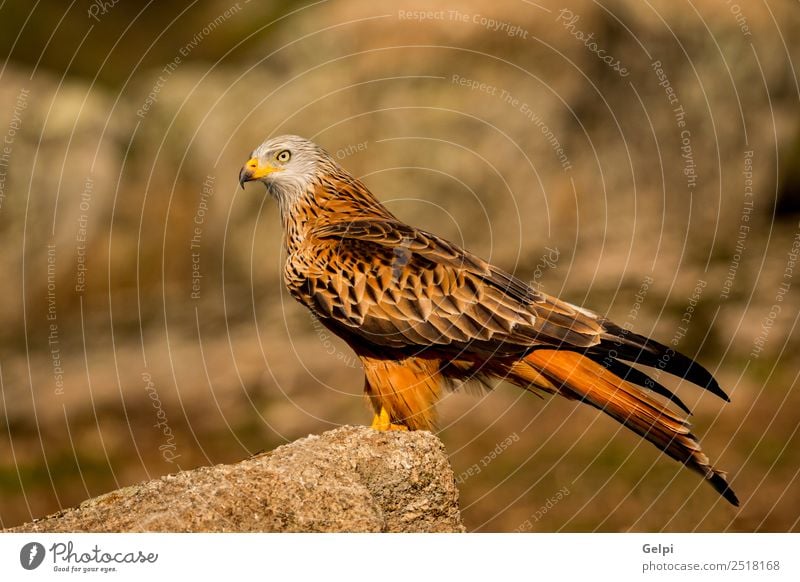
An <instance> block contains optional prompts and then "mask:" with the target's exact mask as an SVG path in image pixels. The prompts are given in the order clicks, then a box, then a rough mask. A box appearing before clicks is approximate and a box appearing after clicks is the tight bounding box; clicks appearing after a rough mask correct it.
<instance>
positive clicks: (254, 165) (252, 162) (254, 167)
mask: <svg viewBox="0 0 800 582" xmlns="http://www.w3.org/2000/svg"><path fill="white" fill-rule="evenodd" d="M277 171H278V168H273V167H272V166H270V165H266V166H262V165H261V163H260V162H259V161H258V158H250V159H249V160H247V163H246V164H245V165H244V166H242V169H241V170H240V171H239V185H240V186H241V187H242V188H244V183H245V182H250V181H251V180H258V179H260V178H263V177H264V176H268V175H269V174H271V173H272V172H277Z"/></svg>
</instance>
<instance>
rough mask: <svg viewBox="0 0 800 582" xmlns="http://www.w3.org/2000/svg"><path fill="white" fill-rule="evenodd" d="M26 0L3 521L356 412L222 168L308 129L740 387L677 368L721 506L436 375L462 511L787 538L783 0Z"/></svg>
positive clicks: (792, 151) (791, 480)
mask: <svg viewBox="0 0 800 582" xmlns="http://www.w3.org/2000/svg"><path fill="white" fill-rule="evenodd" d="M31 6H32V4H31V3H29V2H24V1H22V0H11V1H7V2H4V3H3V4H2V7H0V55H2V56H3V59H4V61H3V63H2V69H0V140H3V141H2V143H0V245H2V246H0V249H2V250H1V251H0V264H1V265H2V275H3V276H2V277H0V296H2V297H3V303H4V306H3V309H2V310H0V382H1V386H2V399H0V410H1V411H2V413H1V414H0V526H2V527H8V526H12V525H15V524H19V523H21V522H23V521H26V520H30V519H31V518H34V517H38V516H42V515H44V514H47V513H50V512H53V511H56V510H57V509H59V508H60V507H64V506H69V505H73V504H76V503H78V502H80V501H81V500H83V499H85V498H87V497H90V496H94V495H97V494H100V493H102V492H105V491H108V490H110V489H113V488H116V487H118V486H121V485H125V484H130V483H134V482H137V481H140V480H143V479H147V478H152V477H155V476H159V475H163V474H166V473H169V472H174V471H176V470H178V469H179V468H181V469H186V468H191V467H196V466H199V465H206V464H211V463H224V462H234V461H237V460H239V459H242V458H244V457H246V456H248V455H249V454H251V453H253V452H256V451H258V450H262V449H268V448H272V447H275V446H277V445H280V444H281V443H284V442H286V441H289V440H293V439H296V438H298V437H301V436H304V435H306V434H308V433H311V432H321V431H324V430H326V429H329V428H332V427H335V426H338V425H339V424H354V423H364V422H366V421H367V420H368V418H369V416H368V413H367V411H366V409H365V407H364V405H363V402H362V399H361V396H360V392H361V388H362V375H361V371H360V369H359V367H358V365H357V363H356V362H355V361H354V359H353V356H352V354H351V352H350V351H349V350H348V349H347V348H346V346H344V345H343V344H342V343H341V342H339V341H338V340H335V339H333V338H329V337H328V336H327V334H326V333H324V332H322V331H321V330H320V329H319V327H318V325H317V324H315V322H314V321H313V320H312V319H311V318H310V317H309V315H308V313H307V312H306V311H305V310H304V309H303V308H301V307H300V306H299V305H296V304H295V303H294V302H293V301H292V300H291V299H290V298H289V297H288V296H287V294H286V293H285V291H283V289H282V284H281V263H282V255H281V251H280V238H281V233H280V227H279V223H278V221H277V219H276V214H277V213H276V208H275V205H274V204H272V203H271V202H270V201H269V200H266V199H265V196H264V194H263V192H262V190H261V188H260V187H257V186H248V188H247V190H246V191H244V192H243V191H241V190H238V189H237V181H236V177H237V173H238V171H239V168H240V166H241V164H242V163H243V162H244V161H245V160H246V159H247V157H248V153H249V152H250V150H251V149H252V148H254V147H255V146H256V145H257V144H259V143H260V142H261V141H262V140H263V139H264V138H266V137H268V136H273V135H278V134H281V133H298V134H301V135H304V136H307V137H310V138H312V139H314V140H315V141H317V142H319V143H320V144H321V145H323V146H324V147H326V148H327V149H329V150H330V151H331V152H333V153H334V154H335V155H336V156H337V157H338V158H339V159H340V161H341V163H342V164H343V165H345V166H346V167H347V168H348V169H349V170H351V171H352V172H353V173H354V174H356V175H357V176H360V177H362V178H363V179H364V181H365V182H366V183H367V184H368V185H369V186H370V188H371V189H372V190H373V191H374V192H375V193H376V194H377V195H378V197H379V198H380V199H381V200H383V201H385V202H386V203H387V204H388V205H389V206H390V207H391V209H392V210H393V211H394V212H395V213H396V214H398V215H399V216H400V217H402V218H403V219H406V220H407V221H409V222H411V223H414V224H416V225H419V226H422V227H425V228H427V229H429V230H433V231H435V232H436V233H438V234H441V235H444V236H445V237H447V238H450V239H452V240H455V241H457V242H460V243H462V244H464V245H465V246H466V247H467V248H469V249H470V250H472V251H474V252H476V253H478V254H480V255H482V256H484V257H487V258H489V259H491V260H492V261H494V262H496V263H497V264H499V265H501V266H503V267H505V268H506V269H509V270H512V271H513V272H515V273H516V274H517V275H518V276H520V277H521V278H523V279H525V280H530V281H533V282H534V283H535V284H537V285H542V286H543V288H544V289H546V290H547V291H549V292H551V293H554V294H558V295H560V296H561V297H563V298H565V299H567V300H569V301H572V302H575V303H578V304H585V305H586V306H587V307H590V308H592V309H594V310H596V311H598V312H600V313H604V314H608V316H610V317H612V318H614V319H616V320H618V321H619V322H620V323H625V322H630V323H631V324H632V325H633V326H634V329H635V330H636V331H638V332H641V333H645V334H653V335H654V336H655V337H657V338H659V339H661V340H662V341H664V342H669V341H671V340H672V339H675V341H676V342H677V343H678V346H679V348H680V349H681V350H682V351H684V352H685V353H688V354H690V355H693V356H697V357H698V358H699V360H700V361H701V362H702V363H704V364H705V365H706V366H707V367H709V369H711V370H712V371H714V372H715V373H716V374H717V375H718V377H719V379H720V381H721V383H722V384H723V385H724V386H725V388H726V389H727V390H728V392H729V393H730V394H731V397H732V403H730V404H723V403H722V402H721V401H720V400H718V399H716V398H714V397H713V396H711V395H709V394H701V393H700V392H699V391H698V390H696V389H695V388H694V387H692V386H689V385H680V383H679V382H678V381H677V380H675V381H670V385H671V386H674V387H676V388H677V389H678V391H679V393H680V395H681V397H682V398H683V399H684V400H685V401H686V402H687V403H689V404H690V405H692V406H693V408H694V410H695V415H694V424H695V430H696V433H697V434H698V435H699V436H700V437H701V438H702V442H703V444H704V447H705V449H706V451H707V452H708V454H709V455H710V456H711V457H712V458H713V459H715V461H716V463H717V465H718V466H721V467H724V468H726V469H728V470H729V472H730V476H731V479H732V483H733V486H734V488H735V490H736V491H737V493H738V494H739V496H740V498H741V499H742V506H741V508H739V509H738V510H737V509H734V508H732V507H730V506H728V505H727V504H726V503H725V502H724V501H723V500H721V499H719V498H718V497H717V496H716V494H715V493H714V492H713V491H712V489H711V488H710V487H707V486H705V485H704V484H703V483H702V482H701V480H700V479H699V478H698V477H697V476H696V475H694V474H693V473H690V472H689V471H687V470H685V469H683V468H682V467H680V466H678V465H677V464H676V463H674V462H672V461H671V460H670V459H668V458H666V457H664V456H662V455H660V454H658V453H657V451H656V450H655V449H654V448H653V447H652V446H650V445H648V444H647V443H643V442H641V441H640V440H639V439H637V438H635V437H634V436H633V435H631V434H629V433H628V432H627V431H626V430H624V429H621V428H620V427H619V426H618V425H617V424H615V423H614V422H613V421H611V420H610V419H608V418H607V417H605V416H603V415H602V414H600V413H598V412H596V411H594V410H593V409H590V408H588V407H585V406H579V405H576V404H574V403H571V402H567V401H562V400H539V399H537V398H535V397H532V396H530V395H527V394H521V393H520V392H519V391H517V390H515V389H513V388H511V387H509V386H505V385H501V386H499V387H498V388H497V389H496V390H495V391H493V392H492V393H491V394H489V395H476V394H453V395H450V396H448V397H447V398H446V399H445V401H444V402H443V403H442V404H441V406H440V410H441V433H440V435H441V437H442V439H443V440H444V442H445V444H446V446H447V448H448V451H449V452H450V455H451V459H452V464H453V467H454V470H455V472H456V474H457V475H461V478H459V481H460V489H461V492H462V496H461V503H462V507H463V512H464V519H465V522H466V524H467V527H468V528H469V529H471V530H484V531H515V530H520V529H523V530H534V531H556V530H558V531H595V530H602V531H620V530H622V531H627V530H653V531H662V530H669V531H695V530H699V531H787V530H798V529H800V525H799V524H798V519H800V484H798V471H800V435H798V425H799V424H800V412H799V411H800V390H799V388H800V385H798V371H799V370H800V365H799V364H798V357H797V353H798V350H800V334H798V333H797V322H798V306H800V301H798V299H800V263H798V264H797V265H793V264H792V263H791V259H792V258H793V256H794V255H793V254H792V251H793V242H794V241H799V242H798V243H797V244H800V239H798V238H797V237H798V236H800V224H798V222H799V221H800V170H798V168H800V106H799V105H800V103H799V101H800V87H799V85H798V78H797V71H798V70H800V69H798V67H800V62H798V57H800V11H798V9H797V5H796V3H791V2H778V1H774V2H765V3H758V4H757V5H752V4H751V3H745V2H741V1H739V2H738V3H736V2H720V1H718V0H703V1H698V2H692V3H688V2H673V1H671V0H659V1H655V2H650V3H641V4H640V3H632V2H617V1H608V2H602V3H595V2H588V1H587V2H571V1H567V2H564V3H554V2H549V1H544V0H543V1H542V2H527V1H522V0H502V1H498V0H492V1H482V2H469V3H446V2H439V1H437V2H427V1H425V2H423V1H422V0H418V1H409V2H380V3H379V2H374V1H348V2H319V3H316V4H309V5H306V6H300V5H297V4H295V3H291V2H286V1H284V2H270V3H266V2H249V1H247V0H240V1H239V2H235V3H232V2H231V1H230V0H213V1H200V2H191V3H186V4H184V5H180V4H179V3H171V2H161V3H155V2H153V3H149V4H148V5H147V6H146V7H144V8H143V7H142V6H143V5H142V4H141V3H132V2H124V1H121V2H118V3H116V4H113V3H112V2H106V3H105V4H103V3H101V2H92V3H89V2H85V1H84V2H77V3H73V4H71V5H70V7H69V9H66V8H65V4H64V3H60V2H56V1H55V0H42V1H41V2H38V3H36V4H35V8H31ZM453 6H459V8H458V10H459V13H458V14H455V13H454V12H450V11H451V10H454V8H453ZM565 6H566V9H565V11H562V8H564V7H565ZM65 10H66V11H65ZM416 10H428V11H431V10H434V11H441V12H436V13H434V14H431V15H429V18H427V19H425V20H421V19H420V18H418V17H417V16H416V15H415V14H414V13H413V11H416ZM576 17H577V18H576ZM590 34H591V35H593V36H592V38H591V39H587V37H588V35H590ZM593 43H594V44H593ZM597 51H605V52H603V53H599V55H600V56H606V57H607V60H609V61H612V62H611V63H610V64H607V63H606V62H603V61H602V60H600V58H599V56H598V53H597ZM659 61H660V67H659V66H658V64H657V62H659ZM462 79H464V80H465V81H463V83H465V84H462V83H461V82H460V80H462ZM472 81H475V82H476V83H475V87H474V88H471V84H472ZM481 84H484V85H481ZM670 99H672V101H673V102H672V103H670ZM677 108H682V113H681V110H680V109H678V113H676V109H677ZM679 123H683V124H685V125H683V126H681V127H679ZM682 132H683V133H682ZM687 174H688V175H687ZM195 229H197V230H195ZM193 243H194V247H193ZM797 248H798V247H797V246H795V247H794V249H795V250H797ZM193 272H194V274H195V275H196V274H197V273H199V274H200V275H202V277H200V278H199V282H197V281H195V283H196V284H197V288H196V289H195V290H194V291H193V288H192V285H193ZM195 279H197V277H195ZM651 279H652V282H651V283H649V284H648V285H647V288H646V289H644V288H643V284H645V283H646V282H648V281H650V280H651ZM695 289H697V292H695ZM642 291H644V292H642ZM193 293H194V295H193ZM637 295H638V297H637ZM693 295H697V297H695V298H694V299H693ZM775 305H777V308H775V307H773V306H775ZM690 308H693V311H692V312H691V313H690V317H689V318H686V317H685V316H684V314H685V313H686V312H687V311H688V310H690ZM682 319H687V321H688V325H687V324H686V323H685V322H684V323H682V322H681V320H682ZM682 328H685V329H682ZM662 379H664V380H665V381H666V378H662ZM493 451H497V452H494V453H493ZM487 456H488V458H490V459H491V461H490V462H487V461H482V459H484V458H486V457H487ZM474 464H477V468H478V469H479V471H478V470H476V469H475V468H473V469H472V470H470V467H473V465H474ZM470 473H471V474H470ZM548 500H549V501H548Z"/></svg>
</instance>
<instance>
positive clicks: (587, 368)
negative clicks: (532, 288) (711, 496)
mask: <svg viewBox="0 0 800 582" xmlns="http://www.w3.org/2000/svg"><path fill="white" fill-rule="evenodd" d="M508 379H509V380H511V381H512V382H514V383H515V384H517V385H520V386H522V387H526V388H527V387H531V385H533V386H536V387H538V388H542V389H544V390H546V391H548V392H553V393H558V394H560V395H562V396H565V397H567V398H571V399H575V400H580V401H581V402H586V403H587V404H591V405H592V406H594V407H595V408H598V409H600V410H602V411H603V412H605V413H606V414H608V415H609V416H611V417H613V418H614V419H616V420H617V421H618V422H620V423H622V424H624V425H625V426H626V427H628V428H629V429H631V430H632V431H633V432H635V433H636V434H638V435H640V436H642V437H644V438H645V439H647V440H648V441H650V442H651V443H653V444H654V445H655V446H657V447H658V448H659V449H661V450H662V451H664V452H665V453H667V454H668V455H669V456H670V457H672V458H673V459H675V460H677V461H680V462H681V463H683V464H685V465H686V466H688V467H690V468H691V469H693V470H695V471H697V472H698V473H700V474H701V475H702V476H703V477H704V478H705V479H706V480H707V481H708V482H709V483H711V485H712V486H713V487H714V489H716V490H717V491H718V492H719V493H720V495H722V496H723V497H724V498H725V499H727V500H728V501H729V502H730V503H732V504H733V505H737V506H738V505H739V500H738V499H737V497H736V494H735V493H734V492H733V490H732V489H731V488H730V486H729V485H728V482H727V480H726V479H725V473H724V472H723V471H719V470H717V469H715V468H714V467H712V466H711V465H710V464H709V460H708V457H707V456H706V455H705V454H704V453H703V452H702V451H701V450H700V443H698V442H697V438H696V437H695V436H694V435H693V434H692V433H691V431H690V430H689V424H688V423H687V422H686V420H685V419H684V418H682V417H681V416H678V415H677V414H676V413H675V412H673V411H672V410H670V409H668V408H667V407H666V406H664V405H663V404H661V403H660V402H658V401H656V400H655V399H653V398H651V397H650V396H648V395H647V394H646V393H645V392H644V391H643V390H642V389H641V388H639V387H638V386H635V385H634V384H631V383H630V382H627V381H625V380H623V379H621V378H620V377H619V376H617V375H615V374H614V373H612V372H611V371H609V370H608V369H607V368H606V367H604V366H603V365H601V364H599V363H597V362H595V361H593V360H592V359H590V358H588V357H586V356H584V355H583V354H581V353H578V352H574V351H568V350H549V349H541V350H535V351H533V352H531V353H529V354H528V355H527V356H525V357H524V358H523V359H522V360H519V361H518V362H516V363H515V364H514V365H513V366H512V367H511V369H510V370H509V371H508Z"/></svg>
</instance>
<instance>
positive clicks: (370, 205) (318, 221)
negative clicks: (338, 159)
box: [280, 176, 394, 252]
mask: <svg viewBox="0 0 800 582" xmlns="http://www.w3.org/2000/svg"><path fill="white" fill-rule="evenodd" d="M326 178H327V177H326ZM330 178H331V179H323V180H321V181H320V182H317V183H314V184H312V185H311V186H309V188H307V189H306V190H305V191H304V192H303V193H302V194H301V195H300V198H299V199H298V200H295V201H293V202H292V203H291V204H281V205H280V209H281V219H282V221H283V227H284V233H285V235H286V239H285V243H286V248H287V250H288V251H289V252H291V251H293V250H294V249H295V248H297V247H299V246H300V245H301V244H302V243H303V242H304V241H305V239H306V238H307V236H308V235H309V233H310V232H311V231H312V230H314V229H316V228H320V227H323V226H327V225H329V224H336V223H341V222H353V221H356V220H369V219H393V218H394V215H393V214H392V213H391V212H389V210H388V209H387V208H386V207H385V206H384V205H383V204H381V203H380V202H379V201H378V200H377V199H376V198H375V197H374V196H373V195H372V193H371V192H370V191H369V190H368V189H367V187H366V186H364V185H363V184H362V183H361V182H359V181H358V180H356V179H355V178H352V177H349V176H348V177H347V179H342V177H340V176H335V177H330Z"/></svg>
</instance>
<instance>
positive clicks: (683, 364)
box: [594, 320, 731, 402]
mask: <svg viewBox="0 0 800 582" xmlns="http://www.w3.org/2000/svg"><path fill="white" fill-rule="evenodd" d="M601 323H602V324H603V327H604V328H605V329H606V334H607V335H606V336H605V338H604V341H603V342H602V343H601V344H600V345H599V346H597V347H596V348H594V349H595V350H597V349H598V348H600V349H601V351H602V352H607V351H610V350H614V351H616V354H617V355H616V357H618V358H619V359H622V360H625V361H627V362H633V363H635V364H643V365H645V366H650V367H651V368H656V369H658V370H663V371H665V372H668V373H669V374H672V375H673V376H677V377H678V378H683V379H684V380H688V381H689V382H691V383H693V384H697V385H698V386H700V387H701V388H705V389H706V390H708V391H709V392H711V393H712V394H715V395H717V396H719V397H720V398H722V399H723V400H724V401H725V402H730V401H731V399H730V397H729V396H728V395H727V394H726V393H725V391H724V390H723V389H722V388H721V387H720V385H719V383H718V382H717V380H716V379H715V378H714V376H713V375H712V374H711V372H709V371H708V370H706V369H705V368H704V367H703V366H701V365H700V364H698V363H697V362H695V361H694V360H693V359H691V358H690V357H688V356H685V355H683V354H682V353H680V352H678V351H676V350H674V349H672V348H670V347H667V346H665V345H664V344H661V343H659V342H657V341H655V340H652V339H650V338H646V337H644V336H641V335H639V334H636V333H633V332H631V331H628V330H627V329H623V328H621V327H619V326H618V325H616V324H614V323H612V322H610V321H608V320H602V322H601ZM603 355H606V354H603Z"/></svg>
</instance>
